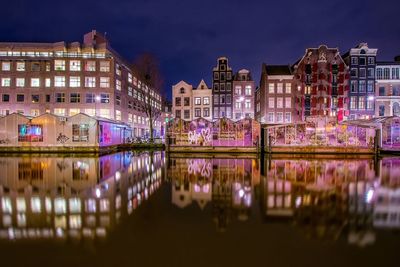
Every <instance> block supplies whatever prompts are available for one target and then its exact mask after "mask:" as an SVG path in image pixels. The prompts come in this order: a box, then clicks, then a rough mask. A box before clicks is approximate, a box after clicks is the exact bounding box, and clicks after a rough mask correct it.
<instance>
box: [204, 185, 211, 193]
mask: <svg viewBox="0 0 400 267" xmlns="http://www.w3.org/2000/svg"><path fill="white" fill-rule="evenodd" d="M208 192H210V184H205V185H203V193H208Z"/></svg>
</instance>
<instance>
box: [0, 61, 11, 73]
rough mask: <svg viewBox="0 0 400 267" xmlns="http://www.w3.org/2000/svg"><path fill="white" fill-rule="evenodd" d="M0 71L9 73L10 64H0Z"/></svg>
mask: <svg viewBox="0 0 400 267" xmlns="http://www.w3.org/2000/svg"><path fill="white" fill-rule="evenodd" d="M1 70H2V71H10V70H11V62H1Z"/></svg>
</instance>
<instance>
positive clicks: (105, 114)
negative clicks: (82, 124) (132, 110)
mask: <svg viewBox="0 0 400 267" xmlns="http://www.w3.org/2000/svg"><path fill="white" fill-rule="evenodd" d="M110 114H111V113H110V110H109V109H107V108H101V109H100V117H103V118H110V117H111V116H110Z"/></svg>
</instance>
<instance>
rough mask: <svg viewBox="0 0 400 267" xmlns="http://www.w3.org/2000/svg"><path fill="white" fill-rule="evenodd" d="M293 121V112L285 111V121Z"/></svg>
mask: <svg viewBox="0 0 400 267" xmlns="http://www.w3.org/2000/svg"><path fill="white" fill-rule="evenodd" d="M291 121H292V113H290V112H286V113H285V122H286V123H290V122H291Z"/></svg>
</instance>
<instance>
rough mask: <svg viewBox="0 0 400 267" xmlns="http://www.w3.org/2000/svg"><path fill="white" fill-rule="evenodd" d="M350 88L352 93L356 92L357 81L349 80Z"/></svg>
mask: <svg viewBox="0 0 400 267" xmlns="http://www.w3.org/2000/svg"><path fill="white" fill-rule="evenodd" d="M350 90H351V92H352V93H355V92H357V81H351V84H350Z"/></svg>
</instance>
